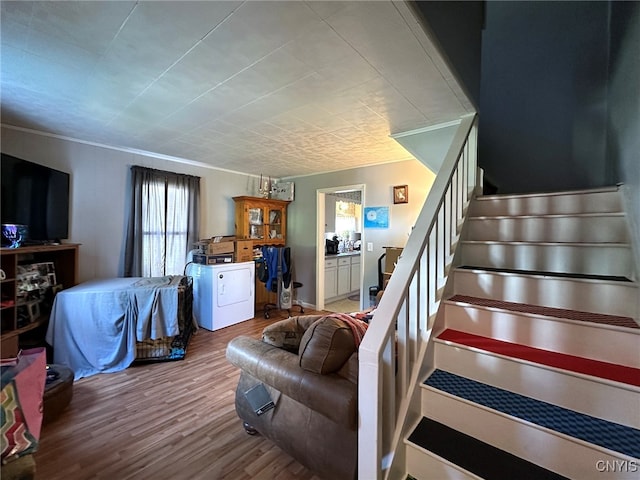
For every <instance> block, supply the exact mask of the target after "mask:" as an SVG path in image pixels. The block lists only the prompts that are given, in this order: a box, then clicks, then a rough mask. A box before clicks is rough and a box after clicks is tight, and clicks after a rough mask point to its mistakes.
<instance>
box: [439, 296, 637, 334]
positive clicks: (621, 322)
mask: <svg viewBox="0 0 640 480" xmlns="http://www.w3.org/2000/svg"><path fill="white" fill-rule="evenodd" d="M449 300H451V301H454V302H463V303H471V304H473V305H479V306H481V307H494V308H502V309H505V310H511V311H514V312H520V313H533V314H536V315H544V316H547V317H555V318H566V319H568V320H578V321H581V322H592V323H600V324H603V325H613V326H617V327H626V328H640V325H638V324H637V323H636V322H635V321H634V320H633V318H631V317H621V316H618V315H605V314H603V313H593V312H581V311H579V310H568V309H564V308H552V307H544V306H541V305H531V304H528V303H515V302H503V301H501V300H494V299H492V298H479V297H469V296H466V295H454V296H453V297H451V298H450V299H449Z"/></svg>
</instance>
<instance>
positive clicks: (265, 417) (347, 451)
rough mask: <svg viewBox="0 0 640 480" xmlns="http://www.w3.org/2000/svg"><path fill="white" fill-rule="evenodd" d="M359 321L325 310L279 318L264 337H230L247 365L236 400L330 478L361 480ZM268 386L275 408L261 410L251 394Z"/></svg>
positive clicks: (252, 421) (253, 423)
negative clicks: (355, 325)
mask: <svg viewBox="0 0 640 480" xmlns="http://www.w3.org/2000/svg"><path fill="white" fill-rule="evenodd" d="M354 338H355V337H354V335H353V333H352V330H351V327H350V326H349V325H348V324H347V323H345V322H344V321H342V320H340V319H338V318H335V317H332V316H323V315H304V316H299V317H291V318H289V319H287V320H283V321H281V322H277V323H275V324H273V325H270V326H269V327H267V328H265V330H264V331H263V336H262V340H260V339H255V338H250V337H246V336H241V337H237V338H235V339H233V340H232V341H231V342H229V345H228V347H227V352H226V355H227V359H228V360H229V361H230V362H231V363H232V364H233V365H235V366H237V367H238V368H240V369H241V374H240V380H239V382H238V387H237V389H236V399H235V406H236V412H237V414H238V416H239V417H240V419H242V421H243V422H244V423H245V428H246V429H247V431H248V432H249V433H251V432H252V431H253V430H252V429H255V430H257V431H258V432H259V433H260V434H262V435H264V436H265V437H267V438H269V439H270V440H271V441H273V442H274V443H275V444H276V445H278V446H279V447H280V448H282V449H283V450H284V451H286V452H288V453H289V454H290V455H291V456H292V457H294V458H295V459H296V460H298V461H299V462H300V463H301V464H303V465H304V466H306V467H307V468H309V469H310V470H312V471H314V472H316V473H317V474H318V475H320V476H322V477H324V478H327V479H354V478H356V476H357V475H356V471H357V443H358V385H357V380H358V353H357V347H356V344H355V341H354ZM258 384H263V385H264V386H265V387H266V390H267V391H268V393H269V395H270V397H271V399H272V400H273V402H274V403H275V407H274V408H272V409H270V410H268V411H266V412H265V413H262V414H261V415H258V414H256V413H255V411H254V409H253V408H252V406H251V404H250V403H249V401H248V399H247V396H246V395H245V392H247V391H248V390H249V389H251V388H252V387H254V386H256V385H258Z"/></svg>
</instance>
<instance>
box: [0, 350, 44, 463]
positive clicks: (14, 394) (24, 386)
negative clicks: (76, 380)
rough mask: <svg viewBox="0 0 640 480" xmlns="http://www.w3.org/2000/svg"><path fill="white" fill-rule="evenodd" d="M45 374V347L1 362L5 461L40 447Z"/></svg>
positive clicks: (0, 431)
mask: <svg viewBox="0 0 640 480" xmlns="http://www.w3.org/2000/svg"><path fill="white" fill-rule="evenodd" d="M46 375H47V374H46V352H45V349H44V348H32V349H29V350H23V351H21V352H20V353H19V354H18V357H17V358H16V359H11V360H9V361H5V360H3V362H2V380H1V385H2V390H1V393H0V404H1V409H0V451H1V452H0V453H1V458H2V461H3V463H5V462H6V461H7V460H8V459H9V458H11V457H14V458H15V457H21V456H23V455H27V454H29V453H33V452H34V451H35V450H36V449H37V447H38V440H39V439H40V429H41V427H42V407H43V395H44V385H45V381H46Z"/></svg>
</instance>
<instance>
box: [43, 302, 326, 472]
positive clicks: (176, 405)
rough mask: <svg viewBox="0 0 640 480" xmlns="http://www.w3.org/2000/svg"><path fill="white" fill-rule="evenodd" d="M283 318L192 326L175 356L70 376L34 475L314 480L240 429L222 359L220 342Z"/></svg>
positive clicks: (233, 377) (229, 373)
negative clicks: (65, 401) (180, 356)
mask: <svg viewBox="0 0 640 480" xmlns="http://www.w3.org/2000/svg"><path fill="white" fill-rule="evenodd" d="M305 313H317V312H306V311H305ZM286 316H287V312H286V311H284V312H282V311H272V312H271V318H270V319H269V320H265V319H264V318H262V317H258V318H255V319H253V320H248V321H246V322H242V323H240V324H238V325H234V326H231V327H227V328H225V329H222V330H218V331H216V332H209V331H207V330H204V329H200V330H199V331H198V332H197V333H196V334H195V335H194V336H193V337H192V339H191V342H190V345H189V348H188V350H187V356H186V358H185V359H184V360H179V361H174V362H164V363H154V364H143V365H140V366H132V367H130V368H128V369H127V370H124V371H122V372H118V373H109V374H98V375H94V376H91V377H89V378H83V379H81V380H78V381H77V382H75V384H74V386H73V400H72V401H71V404H70V405H69V406H68V407H67V409H66V410H65V411H64V412H63V413H62V414H61V415H60V416H59V417H58V418H56V419H55V420H53V421H52V422H50V423H48V424H46V425H44V427H43V430H42V434H41V439H40V446H39V450H38V452H37V453H36V469H37V474H36V480H58V479H60V480H62V479H64V480H77V479H78V480H79V479H82V480H85V479H108V480H126V479H136V480H144V479H155V480H182V479H185V480H186V479H188V480H199V479H203V480H204V479H206V480H212V479H234V480H243V479H265V480H272V479H277V480H288V479H301V480H305V479H307V480H310V479H312V480H319V477H317V476H314V475H313V473H312V472H310V471H309V470H307V469H305V468H304V467H302V466H301V465H300V464H299V463H297V462H296V461H295V460H294V459H293V458H292V457H290V456H289V455H288V454H286V453H285V452H283V451H282V450H280V449H279V448H278V447H276V446H275V445H273V444H272V443H271V442H270V441H269V440H267V439H265V438H264V437H262V436H260V435H256V436H250V435H247V434H246V433H245V432H244V430H243V428H242V424H241V422H240V420H239V419H238V417H237V416H236V413H235V409H234V395H235V388H236V384H237V381H238V377H239V371H238V370H237V369H236V368H235V367H233V366H232V365H231V364H230V363H229V362H227V360H226V358H225V349H226V346H227V343H228V342H229V340H231V339H232V338H234V337H236V336H238V335H251V336H255V337H259V336H260V333H261V332H262V329H263V328H264V327H265V326H266V325H268V324H270V323H272V322H275V321H277V320H279V319H280V317H281V318H286Z"/></svg>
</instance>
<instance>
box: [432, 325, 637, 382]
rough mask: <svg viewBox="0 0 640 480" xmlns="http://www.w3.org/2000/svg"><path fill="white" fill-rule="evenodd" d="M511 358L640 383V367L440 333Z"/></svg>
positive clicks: (450, 331) (468, 335)
mask: <svg viewBox="0 0 640 480" xmlns="http://www.w3.org/2000/svg"><path fill="white" fill-rule="evenodd" d="M437 338H438V339H439V340H442V341H447V342H453V343H457V344H460V345H466V346H468V347H473V348H477V349H480V350H485V351H488V352H492V353H496V354H500V355H504V356H507V357H511V358H517V359H520V360H526V361H529V362H533V363H537V364H540V365H546V366H548V367H554V368H559V369H562V370H566V371H568V372H574V373H580V374H584V375H589V376H592V377H597V378H602V379H606V380H611V381H614V382H620V383H625V384H627V385H634V386H637V387H640V369H638V368H633V367H627V366H624V365H617V364H614V363H608V362H603V361H600V360H593V359H590V358H584V357H578V356H576V355H568V354H566V353H559V352H554V351H551V350H543V349H541V348H534V347H530V346H527V345H521V344H518V343H511V342H505V341H503V340H496V339H494V338H490V337H483V336H480V335H474V334H471V333H466V332H461V331H459V330H453V329H446V330H445V331H443V332H442V333H441V334H440V335H438V337H437Z"/></svg>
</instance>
